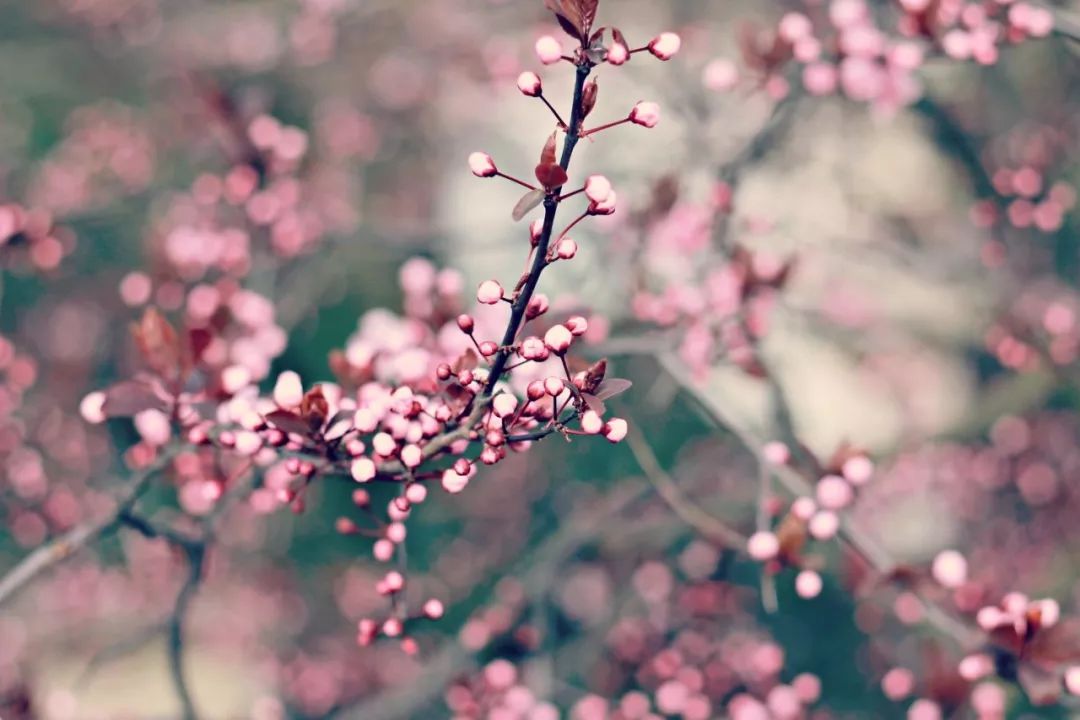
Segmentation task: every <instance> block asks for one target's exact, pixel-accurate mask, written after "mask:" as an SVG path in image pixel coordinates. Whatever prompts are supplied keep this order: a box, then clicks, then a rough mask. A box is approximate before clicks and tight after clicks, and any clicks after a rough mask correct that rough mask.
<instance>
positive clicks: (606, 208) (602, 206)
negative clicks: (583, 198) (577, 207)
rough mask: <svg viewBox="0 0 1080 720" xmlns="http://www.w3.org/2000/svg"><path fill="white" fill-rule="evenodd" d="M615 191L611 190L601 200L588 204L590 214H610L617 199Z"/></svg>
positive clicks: (613, 210)
mask: <svg viewBox="0 0 1080 720" xmlns="http://www.w3.org/2000/svg"><path fill="white" fill-rule="evenodd" d="M617 199H618V198H617V196H616V194H615V191H614V190H612V191H611V192H610V193H609V194H608V196H607V198H606V199H605V200H604V201H603V202H598V203H592V204H591V205H589V214H590V215H611V214H612V213H614V212H615V202H616V200H617Z"/></svg>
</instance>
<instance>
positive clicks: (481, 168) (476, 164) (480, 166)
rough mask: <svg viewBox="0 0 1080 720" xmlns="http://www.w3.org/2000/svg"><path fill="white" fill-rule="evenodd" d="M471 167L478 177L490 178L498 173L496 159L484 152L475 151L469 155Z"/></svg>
mask: <svg viewBox="0 0 1080 720" xmlns="http://www.w3.org/2000/svg"><path fill="white" fill-rule="evenodd" d="M469 169H470V170H471V171H472V174H473V175H475V176H476V177H481V178H489V177H495V175H497V174H498V172H499V171H498V169H497V168H496V167H495V161H494V160H492V159H491V156H490V155H488V154H487V153H483V152H474V153H473V154H471V155H469Z"/></svg>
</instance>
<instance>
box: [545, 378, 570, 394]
mask: <svg viewBox="0 0 1080 720" xmlns="http://www.w3.org/2000/svg"><path fill="white" fill-rule="evenodd" d="M565 389H566V384H565V383H563V381H562V379H561V378H557V377H549V378H547V379H546V380H544V390H545V391H546V392H547V394H548V395H550V396H551V397H559V396H560V395H562V393H563V390H565Z"/></svg>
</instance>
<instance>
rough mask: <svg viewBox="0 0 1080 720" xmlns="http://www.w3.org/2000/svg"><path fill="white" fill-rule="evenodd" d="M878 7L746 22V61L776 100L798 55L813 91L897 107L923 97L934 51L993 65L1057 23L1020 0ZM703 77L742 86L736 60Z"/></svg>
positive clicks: (859, 0) (920, 0)
mask: <svg viewBox="0 0 1080 720" xmlns="http://www.w3.org/2000/svg"><path fill="white" fill-rule="evenodd" d="M872 5H873V3H869V2H867V1H866V0H833V2H830V3H828V12H827V13H822V12H819V11H809V10H808V11H807V12H800V11H797V10H792V11H790V12H788V13H786V14H785V15H783V16H782V17H781V18H780V19H779V20H778V21H777V22H776V23H775V25H773V26H772V27H770V28H768V29H759V28H755V27H753V26H747V27H746V29H745V30H744V32H743V34H742V36H741V37H740V47H741V50H742V55H743V64H744V65H745V67H746V68H747V70H748V71H749V73H750V74H752V75H755V76H757V77H758V79H759V82H760V83H761V84H762V85H763V86H764V87H765V89H766V91H767V92H768V93H769V94H770V95H771V96H772V97H773V98H774V99H780V98H782V97H784V96H785V95H787V94H788V92H789V86H788V80H787V74H786V70H787V67H788V64H789V62H791V61H794V62H796V63H798V65H799V66H800V68H801V71H800V76H801V81H802V84H803V86H804V88H805V89H806V91H807V92H808V93H810V94H812V95H831V94H834V93H836V92H841V93H843V94H844V95H845V96H847V97H849V98H851V99H853V100H856V101H860V102H867V103H871V104H872V105H874V107H875V108H877V109H879V110H886V111H895V110H896V109H898V108H900V107H903V106H906V105H908V104H909V103H911V102H913V101H914V100H917V99H918V98H919V96H920V95H921V93H922V90H921V83H920V81H919V80H918V78H917V77H916V75H915V72H916V71H917V70H918V69H919V68H920V67H921V66H922V64H923V62H924V59H925V56H926V55H927V54H929V53H935V52H938V53H941V54H944V55H946V56H948V57H950V58H952V59H954V60H960V61H966V60H973V61H975V62H978V63H981V64H984V65H990V64H993V63H996V62H997V60H998V57H999V55H1000V46H1001V45H1003V44H1006V43H1008V44H1014V43H1018V42H1021V41H1023V40H1025V39H1027V38H1041V37H1045V36H1046V35H1048V34H1049V33H1050V32H1051V30H1052V29H1053V23H1054V18H1053V15H1052V13H1051V12H1050V11H1049V10H1048V9H1046V8H1043V7H1039V6H1037V5H1035V4H1033V3H1028V2H1021V1H1015V2H1014V1H1013V0H1002V1H1001V2H995V3H980V2H961V1H960V0H957V1H955V2H937V1H935V0H899V1H898V2H895V3H890V5H891V6H892V7H891V9H892V10H893V13H878V12H875V11H874V8H873V7H872ZM814 10H816V8H815V9H814ZM894 13H895V14H894ZM703 80H704V84H705V86H706V87H708V88H710V89H713V90H717V91H726V90H730V89H733V88H734V87H736V85H737V84H738V82H739V71H738V69H737V68H736V67H735V65H734V63H732V62H731V61H729V60H726V59H722V58H721V59H716V60H714V61H712V62H710V63H709V64H708V65H707V66H706V68H705V70H704V73H703Z"/></svg>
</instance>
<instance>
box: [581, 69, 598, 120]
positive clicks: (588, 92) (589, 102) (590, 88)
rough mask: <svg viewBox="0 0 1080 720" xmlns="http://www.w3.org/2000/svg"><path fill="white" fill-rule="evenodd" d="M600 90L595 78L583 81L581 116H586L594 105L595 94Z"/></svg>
mask: <svg viewBox="0 0 1080 720" xmlns="http://www.w3.org/2000/svg"><path fill="white" fill-rule="evenodd" d="M599 92H600V87H599V86H598V85H597V84H596V78H593V79H591V80H589V82H587V83H585V88H584V90H583V92H582V94H581V117H582V118H586V117H588V116H589V113H591V112H592V111H593V108H594V107H596V96H597V95H598V94H599Z"/></svg>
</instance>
